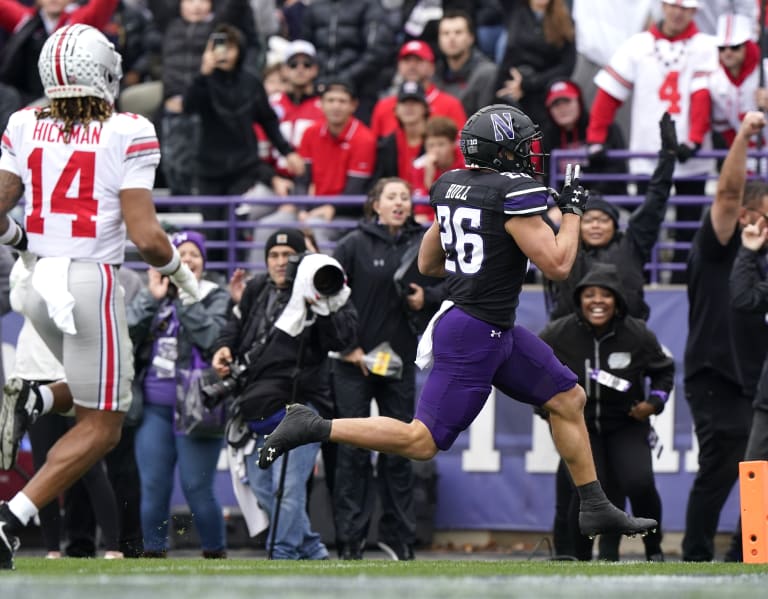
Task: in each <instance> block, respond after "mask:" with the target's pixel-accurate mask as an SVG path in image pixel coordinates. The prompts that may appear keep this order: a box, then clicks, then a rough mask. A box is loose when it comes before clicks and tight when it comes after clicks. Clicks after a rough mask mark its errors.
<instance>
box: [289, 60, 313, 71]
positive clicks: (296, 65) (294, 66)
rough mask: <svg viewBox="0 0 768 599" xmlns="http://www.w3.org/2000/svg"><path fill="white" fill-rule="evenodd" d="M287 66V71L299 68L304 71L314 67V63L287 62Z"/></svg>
mask: <svg viewBox="0 0 768 599" xmlns="http://www.w3.org/2000/svg"><path fill="white" fill-rule="evenodd" d="M287 64H288V68H289V69H297V68H299V66H302V67H304V68H305V69H311V68H312V67H313V66H315V63H314V62H312V61H311V60H289V61H288V63H287Z"/></svg>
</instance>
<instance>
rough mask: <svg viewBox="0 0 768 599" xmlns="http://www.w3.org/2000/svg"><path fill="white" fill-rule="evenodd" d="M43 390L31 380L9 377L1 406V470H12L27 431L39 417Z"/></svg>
mask: <svg viewBox="0 0 768 599" xmlns="http://www.w3.org/2000/svg"><path fill="white" fill-rule="evenodd" d="M39 395H40V393H39V391H37V389H36V388H35V387H34V386H33V385H31V384H30V383H29V382H28V381H25V380H23V379H19V378H11V379H8V382H7V383H6V384H5V387H3V403H2V405H0V470H10V469H11V468H13V465H14V464H15V463H16V454H17V453H18V452H19V445H20V444H21V439H22V437H24V433H26V432H27V429H28V428H29V427H30V426H31V425H32V424H33V423H34V422H35V420H37V417H38V416H39V415H40V410H41V409H42V399H41V398H40V397H39Z"/></svg>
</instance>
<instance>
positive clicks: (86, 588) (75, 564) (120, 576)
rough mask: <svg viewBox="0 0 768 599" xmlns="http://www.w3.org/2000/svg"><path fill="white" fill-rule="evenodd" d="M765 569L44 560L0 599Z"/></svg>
mask: <svg viewBox="0 0 768 599" xmlns="http://www.w3.org/2000/svg"><path fill="white" fill-rule="evenodd" d="M766 594H768V565H766V564H761V565H748V564H726V563H706V564H693V563H682V562H667V563H661V564H658V563H647V562H619V563H615V564H608V563H577V562H551V561H520V560H487V561H486V560H467V561H464V560H417V561H414V562H392V561H387V560H364V561H361V562H341V561H337V560H330V561H326V562H284V561H266V560H262V559H229V560H221V561H213V560H202V559H167V560H145V559H138V560H112V561H107V560H102V559H92V560H72V559H64V560H45V559H41V558H30V557H20V558H17V559H16V570H15V571H13V572H10V571H8V572H0V598H1V599H6V598H7V599H11V598H13V599H16V598H20V599H27V598H30V599H36V598H38V597H42V598H46V599H108V598H112V597H132V598H136V599H145V598H147V597H168V598H173V599H176V598H183V599H197V598H198V597H200V598H202V597H205V598H212V597H244V598H245V597H249V598H253V597H271V596H274V597H279V598H280V599H283V598H293V597H311V598H322V597H333V598H334V599H346V598H357V597H360V598H369V597H370V598H379V597H382V598H384V597H396V598H402V599H406V598H410V597H415V598H419V599H420V598H422V597H424V598H432V597H434V598H439V599H449V598H453V597H461V598H463V599H470V598H474V597H479V598H484V597H506V598H515V597H536V598H537V599H540V598H546V597H564V598H568V597H590V598H597V597H621V596H626V597H627V599H633V598H632V595H634V596H636V597H638V598H639V597H652V598H653V599H656V598H658V597H670V598H671V597H675V598H680V597H696V598H699V597H712V598H715V597H717V598H722V597H749V598H757V597H765V596H766Z"/></svg>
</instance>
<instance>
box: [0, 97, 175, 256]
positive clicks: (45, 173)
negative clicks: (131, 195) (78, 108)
mask: <svg viewBox="0 0 768 599" xmlns="http://www.w3.org/2000/svg"><path fill="white" fill-rule="evenodd" d="M38 110H39V109H32V108H30V109H24V110H20V111H18V112H16V113H14V114H13V115H11V118H10V120H9V121H8V126H7V128H6V130H5V133H4V134H3V137H2V156H0V169H2V170H6V171H9V172H12V173H14V174H15V175H17V176H19V177H20V178H21V180H22V181H23V183H24V202H25V206H24V213H25V218H24V227H25V228H26V230H27V235H28V237H29V250H30V251H31V252H33V253H35V254H37V255H38V256H67V257H69V258H72V259H74V260H83V261H88V262H99V263H105V264H121V263H122V262H123V259H124V254H125V223H124V222H123V217H122V212H121V208H120V198H119V195H120V190H122V189H136V188H140V189H150V190H151V189H152V187H153V185H154V178H155V169H156V167H157V165H158V163H159V161H160V147H159V144H158V141H157V136H156V134H155V128H154V126H153V125H152V123H150V122H149V121H148V120H147V119H145V118H144V117H142V116H139V115H134V114H128V113H116V114H113V115H112V116H111V117H110V118H109V119H108V120H107V121H105V122H104V123H103V124H102V123H99V122H97V121H94V122H91V123H90V124H89V125H88V126H87V127H83V126H81V125H75V127H74V129H73V131H72V135H71V138H70V140H69V142H68V143H67V142H65V140H64V135H63V132H62V129H61V125H62V123H61V122H60V121H54V120H53V119H50V118H44V119H38V118H37V113H38Z"/></svg>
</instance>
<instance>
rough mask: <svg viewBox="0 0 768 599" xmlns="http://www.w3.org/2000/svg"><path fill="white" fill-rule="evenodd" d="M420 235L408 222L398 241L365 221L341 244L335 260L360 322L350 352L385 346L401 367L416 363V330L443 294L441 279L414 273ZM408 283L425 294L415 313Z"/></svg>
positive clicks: (397, 236)
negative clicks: (397, 280) (399, 272)
mask: <svg viewBox="0 0 768 599" xmlns="http://www.w3.org/2000/svg"><path fill="white" fill-rule="evenodd" d="M423 235H424V228H423V227H422V226H421V225H419V224H417V223H416V222H414V221H408V222H406V224H405V225H404V226H403V228H402V229H401V230H400V233H399V234H398V235H396V236H393V235H391V234H390V233H389V231H388V230H387V228H386V227H384V226H382V225H379V224H377V223H375V222H369V221H365V222H361V223H360V225H359V226H358V228H357V229H356V230H354V231H352V232H351V233H349V234H348V235H346V236H345V237H344V238H343V239H342V240H341V241H339V244H338V245H337V246H336V250H335V251H334V254H333V255H334V258H336V259H337V260H338V261H339V262H340V263H341V265H342V266H343V267H344V270H345V271H346V273H347V277H348V279H349V286H350V287H351V288H352V296H351V297H350V301H351V302H352V303H353V304H354V305H355V308H356V309H357V313H358V321H359V326H358V329H357V343H356V344H355V345H353V346H352V347H351V348H350V349H353V348H354V347H356V346H358V345H359V346H360V347H362V348H363V351H365V352H369V351H370V350H372V349H373V348H374V347H376V346H377V345H378V344H379V343H381V342H383V341H389V343H390V345H391V346H392V349H393V350H395V352H396V353H397V354H398V355H399V356H400V357H401V358H402V359H403V363H408V362H411V363H412V362H413V361H414V360H415V359H416V345H417V343H418V338H417V334H416V332H414V328H420V329H421V330H422V331H423V329H424V327H425V326H426V324H427V322H428V321H429V318H431V316H432V314H434V313H435V311H437V309H438V308H439V307H440V303H441V302H442V301H443V299H445V297H446V293H447V292H446V290H445V283H444V282H443V280H442V279H436V278H434V277H425V276H424V275H422V274H420V273H419V272H418V268H417V267H416V253H415V252H414V250H417V249H418V247H419V245H420V243H421V238H422V236H423ZM409 250H410V252H409ZM406 252H408V256H410V261H411V262H410V266H409V268H408V269H407V270H406V272H405V274H404V276H403V279H402V281H401V283H400V288H398V285H397V284H396V283H395V281H394V275H395V273H396V272H397V270H398V269H399V268H400V266H401V265H402V264H403V257H404V256H405V255H406ZM408 260H409V259H408V257H406V261H408ZM411 282H413V283H416V284H417V285H420V286H422V287H423V288H424V307H423V308H422V309H421V310H420V311H419V312H418V313H413V312H412V311H411V310H409V309H408V307H407V306H406V304H405V297H404V290H407V289H408V284H409V283H411ZM414 317H416V318H414Z"/></svg>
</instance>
